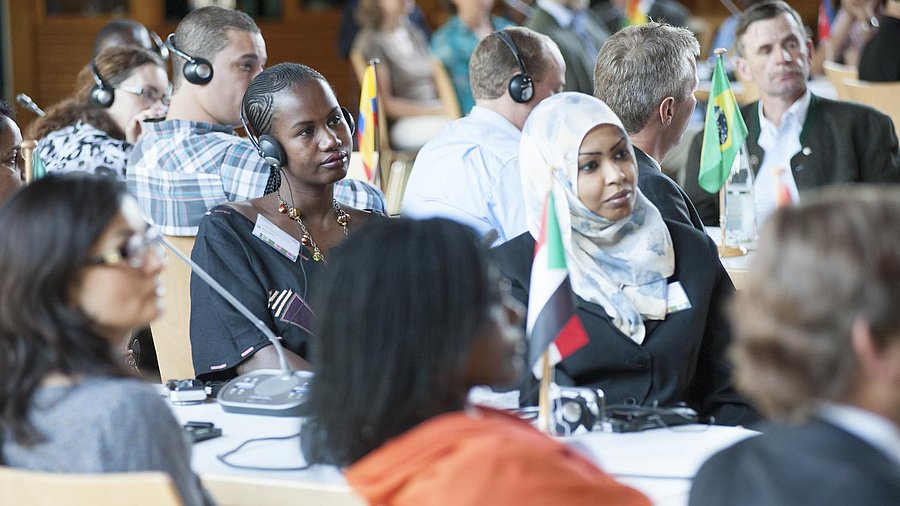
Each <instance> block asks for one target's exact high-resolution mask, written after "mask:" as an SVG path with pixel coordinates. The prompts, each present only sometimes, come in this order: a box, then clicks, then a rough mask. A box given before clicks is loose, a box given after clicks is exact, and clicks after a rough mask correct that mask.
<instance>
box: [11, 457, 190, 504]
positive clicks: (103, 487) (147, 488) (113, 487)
mask: <svg viewBox="0 0 900 506" xmlns="http://www.w3.org/2000/svg"><path fill="white" fill-rule="evenodd" d="M122 504H128V505H129V506H182V505H183V503H182V500H181V497H180V495H179V494H178V491H177V490H176V488H175V484H174V483H173V482H172V477H171V476H169V475H168V474H165V473H162V472H140V473H106V474H68V473H65V474H63V473H45V472H38V471H28V470H23V469H13V468H10V467H3V466H0V506H20V505H21V506H24V505H28V506H59V505H65V506H121V505H122Z"/></svg>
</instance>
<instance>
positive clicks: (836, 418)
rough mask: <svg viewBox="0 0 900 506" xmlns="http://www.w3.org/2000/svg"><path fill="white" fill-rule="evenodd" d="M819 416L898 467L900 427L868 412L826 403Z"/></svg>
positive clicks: (844, 405) (899, 459) (899, 458)
mask: <svg viewBox="0 0 900 506" xmlns="http://www.w3.org/2000/svg"><path fill="white" fill-rule="evenodd" d="M819 416H820V417H821V418H822V419H823V420H825V421H827V422H829V423H831V424H832V425H836V426H838V427H840V428H841V429H843V430H845V431H846V432H849V433H850V434H853V435H854V436H856V437H858V438H860V439H862V440H863V441H865V442H867V443H869V444H870V445H872V446H874V447H875V448H877V449H878V450H880V451H882V452H884V453H885V454H886V455H887V456H888V457H889V458H890V459H891V460H893V461H894V462H896V463H897V465H898V466H900V427H897V425H896V424H894V423H893V422H891V421H890V420H888V419H887V418H884V417H882V416H879V415H876V414H875V413H872V412H870V411H866V410H863V409H860V408H857V407H854V406H848V405H846V404H832V403H826V404H824V405H823V406H822V408H821V410H820V411H819Z"/></svg>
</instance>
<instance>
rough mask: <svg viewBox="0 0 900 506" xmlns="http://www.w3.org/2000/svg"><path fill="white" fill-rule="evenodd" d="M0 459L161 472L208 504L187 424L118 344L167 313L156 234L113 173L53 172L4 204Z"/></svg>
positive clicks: (0, 211)
mask: <svg viewBox="0 0 900 506" xmlns="http://www.w3.org/2000/svg"><path fill="white" fill-rule="evenodd" d="M0 227H2V230H3V231H4V233H3V235H2V236H0V290H2V293H3V298H2V301H0V385H3V388H2V390H0V462H2V464H3V465H6V466H11V467H17V468H23V469H32V470H40V471H48V472H60V473H106V472H130V471H162V472H166V473H169V474H170V475H171V476H172V479H173V480H174V482H175V485H176V486H177V488H178V490H179V492H180V493H181V495H182V497H183V499H184V504H185V505H186V506H198V505H206V504H211V501H210V499H209V498H208V497H207V495H206V494H205V492H204V491H203V489H202V488H201V486H200V483H199V480H198V479H197V476H196V475H194V473H193V472H191V469H190V449H189V447H188V445H187V443H186V440H185V437H184V434H183V431H182V429H181V427H180V426H179V425H178V423H177V422H176V421H175V419H174V417H173V416H172V414H171V412H170V411H169V409H168V408H167V407H166V406H165V405H164V404H163V402H162V400H161V399H160V397H159V394H158V393H157V392H156V391H155V390H154V389H153V388H152V387H151V386H150V385H147V384H145V383H143V382H141V381H140V380H139V379H137V378H135V377H133V376H132V374H131V373H130V372H129V370H128V369H127V368H126V367H125V366H124V361H123V360H122V358H121V355H120V353H119V351H118V350H121V349H122V347H123V346H124V341H125V340H126V339H127V338H128V336H129V335H130V333H131V331H132V330H133V329H135V328H137V327H140V326H145V325H147V324H148V323H149V322H150V321H151V320H153V319H154V318H156V317H157V316H159V314H160V311H161V307H162V306H161V298H160V296H161V294H162V291H163V290H162V287H161V286H160V282H159V273H160V271H161V270H162V267H163V256H162V251H161V249H160V247H159V246H160V245H159V242H158V240H156V239H154V237H158V236H155V235H154V234H153V233H152V231H150V230H148V228H147V225H146V224H145V223H144V222H143V220H142V219H141V217H140V214H139V211H138V207H137V203H136V202H135V200H134V198H133V197H132V196H130V195H128V194H127V193H126V191H125V188H124V186H123V185H122V184H121V183H119V182H117V181H116V180H114V179H112V178H107V177H96V176H91V175H86V174H65V175H51V176H49V177H46V178H43V179H40V180H38V181H36V182H34V183H32V184H30V185H28V186H26V187H25V188H23V189H22V190H20V191H19V192H18V193H16V194H15V195H14V196H13V197H12V198H11V199H10V200H9V201H7V203H6V204H5V205H4V207H2V208H0Z"/></svg>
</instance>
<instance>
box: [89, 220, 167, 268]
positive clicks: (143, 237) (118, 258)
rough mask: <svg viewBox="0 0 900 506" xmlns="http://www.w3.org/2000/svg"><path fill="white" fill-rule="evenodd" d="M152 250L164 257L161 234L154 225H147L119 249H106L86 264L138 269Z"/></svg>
mask: <svg viewBox="0 0 900 506" xmlns="http://www.w3.org/2000/svg"><path fill="white" fill-rule="evenodd" d="M150 251H152V252H153V253H154V254H156V256H158V257H159V258H165V254H166V251H165V249H164V247H163V243H162V236H160V235H159V230H158V229H157V228H155V227H148V228H147V230H145V231H144V233H137V234H134V235H132V236H131V237H129V238H128V240H127V241H125V244H123V245H122V246H121V247H120V248H119V249H116V250H110V251H106V252H104V253H101V254H100V255H98V256H96V257H94V258H91V259H90V260H88V262H87V265H106V266H113V265H121V264H125V265H127V266H129V267H131V268H133V269H140V268H141V267H143V266H144V265H145V264H146V261H147V254H148V253H149V252H150Z"/></svg>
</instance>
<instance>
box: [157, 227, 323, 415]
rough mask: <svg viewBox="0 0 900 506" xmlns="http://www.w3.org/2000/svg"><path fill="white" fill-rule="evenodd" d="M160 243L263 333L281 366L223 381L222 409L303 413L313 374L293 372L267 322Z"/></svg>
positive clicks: (253, 412)
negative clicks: (272, 347)
mask: <svg viewBox="0 0 900 506" xmlns="http://www.w3.org/2000/svg"><path fill="white" fill-rule="evenodd" d="M162 242H163V244H164V245H165V246H166V248H168V249H169V250H170V251H171V252H172V253H174V254H175V256H177V257H178V258H180V259H181V260H182V261H183V262H186V263H187V264H188V265H189V266H190V267H191V271H193V273H194V274H196V275H197V276H199V277H200V278H201V279H202V280H203V281H205V282H206V283H207V284H208V285H209V286H210V288H212V289H213V290H215V292H216V293H218V294H219V295H221V296H222V298H224V299H225V300H226V301H228V303H229V304H231V305H232V306H233V307H234V308H235V309H237V310H238V312H240V313H241V314H242V315H244V317H245V318H247V320H249V321H250V322H251V323H253V326H254V327H256V328H257V329H258V330H259V331H260V332H262V334H263V335H264V336H266V337H267V338H268V339H269V342H271V343H272V346H274V347H275V351H276V352H277V353H278V362H279V364H280V365H281V369H280V370H279V369H260V370H257V371H250V372H249V373H246V374H242V375H240V376H238V377H237V378H234V379H233V380H231V381H229V382H228V383H226V384H225V385H224V386H223V387H222V389H221V390H219V397H218V399H219V404H221V405H222V409H224V410H225V411H228V412H231V413H245V414H250V415H268V416H303V415H304V414H305V413H304V407H305V406H304V405H305V404H306V399H307V392H308V391H309V384H310V381H311V380H312V377H313V373H311V372H306V371H292V370H291V368H290V366H288V363H287V359H285V358H284V349H283V348H282V347H281V343H279V342H278V338H277V337H275V334H274V333H273V332H272V331H271V330H270V329H269V328H268V327H266V325H265V324H264V323H263V322H262V320H260V319H259V318H257V317H256V315H254V314H253V313H251V312H250V310H249V309H247V307H246V306H244V305H243V304H241V302H240V301H239V300H237V299H236V298H235V297H234V296H233V295H231V294H230V293H228V290H226V289H225V288H224V287H223V286H222V285H220V284H219V282H218V281H216V280H215V279H213V277H212V276H210V275H209V273H207V272H206V271H205V270H203V268H202V267H200V266H199V265H197V264H196V263H195V262H194V261H193V260H191V259H190V258H188V256H187V255H185V254H184V253H182V252H181V250H179V249H178V248H176V247H175V246H173V245H172V244H171V243H170V242H169V241H167V240H166V239H165V238H162Z"/></svg>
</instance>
